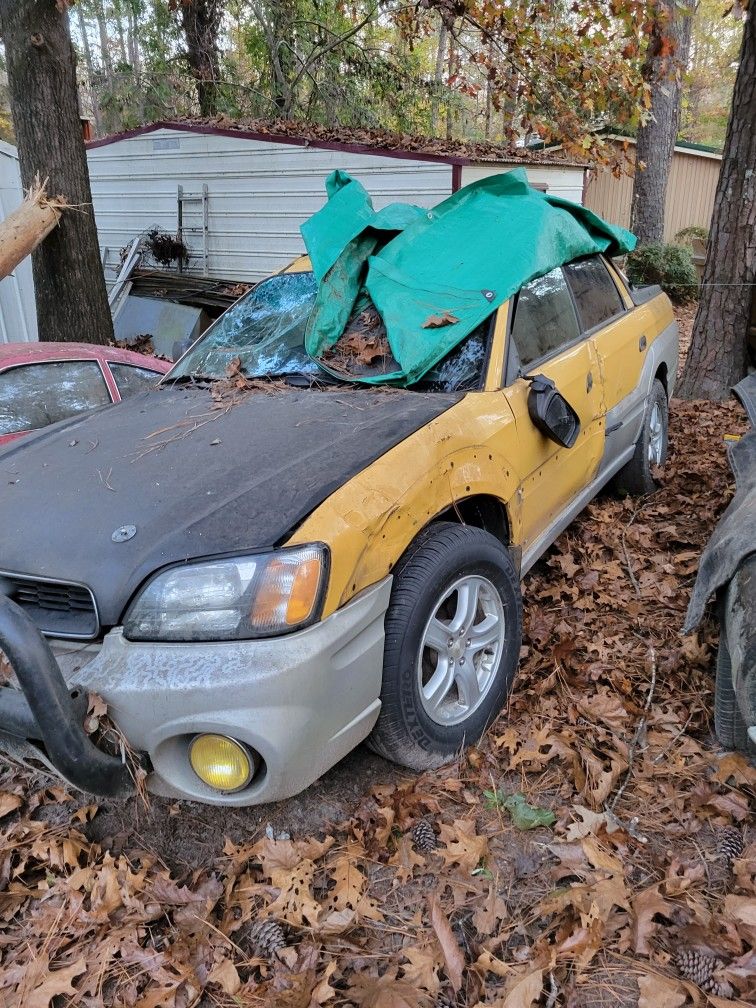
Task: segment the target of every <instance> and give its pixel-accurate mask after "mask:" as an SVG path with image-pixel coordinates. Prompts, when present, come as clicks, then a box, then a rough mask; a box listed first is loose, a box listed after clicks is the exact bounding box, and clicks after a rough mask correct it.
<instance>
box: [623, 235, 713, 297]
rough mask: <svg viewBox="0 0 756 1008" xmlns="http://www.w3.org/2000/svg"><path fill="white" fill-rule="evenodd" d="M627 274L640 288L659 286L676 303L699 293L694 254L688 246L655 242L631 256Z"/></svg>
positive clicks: (637, 250)
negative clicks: (647, 285)
mask: <svg viewBox="0 0 756 1008" xmlns="http://www.w3.org/2000/svg"><path fill="white" fill-rule="evenodd" d="M627 275H628V278H629V280H630V283H632V284H634V285H635V286H637V287H642V286H644V285H645V284H659V286H660V287H661V288H662V290H664V291H665V292H666V293H667V294H668V295H669V296H670V298H672V300H673V301H679V302H683V301H690V300H691V299H692V298H694V297H695V296H696V294H697V293H698V276H697V274H696V269H695V266H694V265H693V255H692V253H691V251H690V249H689V248H686V247H685V246H684V245H662V244H660V243H658V242H657V243H655V244H653V245H645V246H644V247H643V248H639V249H636V250H635V252H631V253H630V255H629V256H628V257H627Z"/></svg>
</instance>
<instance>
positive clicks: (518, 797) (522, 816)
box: [502, 791, 556, 830]
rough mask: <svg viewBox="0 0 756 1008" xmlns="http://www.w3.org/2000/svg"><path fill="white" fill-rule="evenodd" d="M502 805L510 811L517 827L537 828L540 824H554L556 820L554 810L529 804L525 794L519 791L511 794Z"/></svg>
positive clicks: (524, 828)
mask: <svg viewBox="0 0 756 1008" xmlns="http://www.w3.org/2000/svg"><path fill="white" fill-rule="evenodd" d="M502 805H503V806H504V808H505V809H506V810H507V812H509V814H510V816H511V817H512V822H513V824H514V825H515V826H516V827H517V829H521V830H530V829H537V828H538V827H539V826H553V825H554V823H555V822H556V816H555V815H554V813H553V812H550V811H549V809H544V808H538V807H537V806H535V805H529V804H528V802H527V801H526V799H525V795H523V794H520V792H519V791H518V792H517V793H516V794H513V795H510V796H509V798H507V799H506V800H505V801H503V802H502Z"/></svg>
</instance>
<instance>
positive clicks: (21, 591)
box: [0, 177, 678, 805]
mask: <svg viewBox="0 0 756 1008" xmlns="http://www.w3.org/2000/svg"><path fill="white" fill-rule="evenodd" d="M345 178H346V177H341V178H340V179H336V180H335V182H337V183H339V184H338V185H336V184H334V186H333V191H332V192H331V193H330V195H331V200H330V201H329V203H330V202H332V201H333V200H338V199H339V198H340V195H342V194H343V193H344V192H346V193H347V195H348V197H349V199H352V200H354V199H355V198H356V197H355V190H353V189H352V188H351V183H352V180H347V181H346V182H345ZM515 182H516V183H517V184H516V185H512V183H508V185H509V188H508V189H507V188H506V186H504V185H503V184H502V185H501V186H500V187H499V188H496V187H490V188H488V189H486V190H485V192H484V193H483V197H484V198H483V201H482V202H481V199H480V198H479V197H480V194H481V190H477V194H476V193H473V194H472V196H470V195H469V194H466V193H465V191H464V190H463V191H462V195H461V196H460V194H457V196H458V197H459V199H458V200H457V202H456V203H454V205H453V206H452V208H451V211H450V217H449V218H446V217H445V216H444V213H443V212H442V210H440V209H438V210H435V211H433V212H429V211H424V210H417V208H412V212H411V213H410V212H409V211H408V210H407V209H406V208H405V209H404V210H402V211H401V213H399V214H398V215H397V213H396V212H395V211H391V212H388V213H384V212H383V211H378V212H377V213H375V214H374V215H373V216H371V214H372V213H373V212H372V208H371V207H370V206H369V205H368V204H367V203H365V201H364V200H362V202H359V200H358V201H357V203H356V204H354V205H353V204H350V205H343V206H342V207H341V210H340V216H339V217H338V219H330V220H329V219H325V223H326V224H327V227H323V228H321V230H320V239H322V240H319V238H318V235H317V234H315V232H314V231H313V230H312V229H310V231H309V233H308V231H307V226H305V229H303V230H304V232H305V239H306V240H307V246H308V251H309V252H310V257H311V258H309V259H301V260H299V261H298V262H297V263H295V264H294V265H293V266H292V267H290V268H289V269H288V270H287V271H285V272H283V273H281V274H278V275H276V276H274V277H271V278H269V279H268V280H266V281H264V282H262V283H261V284H259V285H258V286H257V287H256V288H255V289H254V290H253V291H252V292H250V293H249V294H247V295H246V296H245V297H243V298H242V299H241V300H240V301H239V302H237V304H236V305H235V306H234V307H233V308H232V309H230V310H229V311H228V312H227V313H226V314H225V315H224V316H222V317H221V318H220V319H219V320H218V322H217V323H215V324H214V326H213V327H212V328H211V329H210V330H208V332H207V333H206V334H205V335H204V336H203V337H201V338H200V340H199V341H198V342H197V343H196V344H195V345H194V346H193V347H192V348H191V349H190V350H189V351H188V352H187V353H186V355H185V356H184V357H183V358H182V359H181V360H180V361H179V362H178V363H177V364H176V365H175V367H174V368H173V370H172V371H171V372H170V373H169V374H168V375H167V376H166V377H165V379H164V380H163V381H162V382H161V384H160V385H159V386H158V387H157V388H155V389H153V390H150V391H147V392H144V393H142V394H140V395H137V396H134V397H132V398H131V399H129V400H128V401H126V402H124V403H122V404H120V405H119V406H115V407H109V408H104V409H101V410H99V411H96V412H95V413H92V414H89V415H88V416H86V417H83V418H82V417H79V418H76V419H72V420H70V421H63V422H62V423H58V424H56V425H53V426H51V427H48V428H46V429H45V430H43V431H41V432H40V433H38V434H35V435H31V436H30V437H28V438H26V439H24V440H23V441H22V442H20V443H17V444H11V445H10V446H8V447H7V448H5V449H4V450H3V451H2V452H0V487H2V490H0V493H1V494H2V516H3V519H2V523H1V526H0V648H2V650H4V651H5V653H6V655H7V656H8V658H9V660H10V663H11V665H12V667H13V669H14V672H15V679H13V680H12V681H10V682H8V683H7V684H6V685H4V686H3V687H2V688H1V689H0V740H1V741H2V745H3V746H4V747H5V748H6V749H10V750H12V751H13V752H15V753H16V754H17V755H20V756H21V757H25V756H28V755H32V756H34V757H35V758H42V759H44V760H46V761H47V762H48V763H49V764H50V765H51V766H52V767H54V768H55V769H56V770H57V771H58V772H59V773H60V774H61V775H62V776H63V777H65V778H66V779H67V780H68V781H70V782H71V783H73V784H74V785H76V786H78V787H80V788H83V789H86V790H90V791H93V792H96V793H101V794H115V793H119V792H121V791H125V790H128V788H129V787H130V780H129V775H128V773H127V771H126V770H125V769H124V766H123V764H122V761H121V758H120V756H119V755H117V753H116V754H113V752H112V749H111V750H110V752H109V751H108V746H107V743H108V739H107V737H106V738H105V739H104V740H102V741H101V744H100V745H99V746H95V745H94V743H93V741H92V740H91V739H90V738H89V737H88V736H87V735H86V734H85V732H84V730H83V728H82V723H83V719H84V715H85V709H86V695H87V693H88V692H93V693H96V694H99V695H101V696H102V697H103V698H104V700H105V701H106V703H107V705H108V711H109V715H110V717H111V718H112V720H113V721H114V722H115V724H116V725H117V726H118V729H119V731H120V732H121V733H122V735H123V736H124V737H125V739H126V740H127V742H128V745H129V747H130V749H131V750H132V751H133V752H134V753H135V754H136V755H137V758H139V759H141V760H142V761H143V764H144V766H145V769H146V770H147V772H148V774H149V776H148V784H149V786H150V787H151V788H152V789H153V790H155V791H157V792H160V793H164V794H170V795H176V796H180V797H183V798H190V799H194V800H197V801H202V802H210V803H215V804H227V805H248V804H253V803H258V802H265V801H273V800H276V799H280V798H284V797H286V796H289V795H292V794H295V793H296V792H298V791H300V790H301V789H302V788H304V787H306V786H307V785H309V784H310V783H312V782H313V781H314V780H316V779H317V778H318V777H319V776H320V775H321V774H322V773H323V772H324V771H325V770H327V769H328V768H329V767H331V766H332V765H333V764H334V763H336V762H337V761H338V760H339V759H341V758H342V757H343V756H344V755H346V754H347V753H348V752H349V751H350V750H351V749H352V748H353V747H354V746H355V745H357V744H358V743H359V742H361V741H363V740H365V739H367V740H368V743H369V744H370V745H371V746H372V747H373V748H374V749H375V750H376V751H377V752H379V753H381V754H383V755H384V756H386V757H388V758H389V759H391V760H395V761H397V762H399V763H401V764H404V765H406V766H409V767H413V768H418V769H420V768H424V767H428V766H432V765H435V764H438V763H440V762H442V761H444V760H447V759H449V758H451V757H453V755H454V754H455V753H456V752H457V751H458V750H459V749H460V748H461V747H463V746H464V745H466V744H469V743H471V742H473V741H475V740H476V739H477V738H478V737H479V736H480V735H481V733H482V732H483V731H484V730H485V728H486V726H487V725H488V724H490V722H491V721H492V720H493V719H494V718H495V717H496V715H497V714H498V712H499V711H500V709H501V707H502V705H503V704H504V702H505V700H506V697H507V694H508V692H509V690H510V687H511V685H512V682H513V679H514V676H515V672H516V669H517V662H518V655H519V651H520V641H521V611H522V603H521V590H520V581H521V578H522V576H523V575H524V573H525V572H526V571H527V570H528V569H529V568H530V567H531V566H532V564H533V563H534V562H535V561H536V560H537V559H538V557H540V556H541V555H542V554H543V552H544V551H545V550H546V549H547V547H548V546H549V545H550V544H551V543H552V542H553V541H554V539H555V538H556V537H557V536H558V535H559V534H560V532H561V531H562V530H563V529H564V528H565V527H566V526H567V525H568V524H569V523H570V522H571V521H572V519H573V518H574V517H575V516H576V515H577V514H578V513H579V512H580V510H581V509H582V508H583V507H585V505H586V504H587V503H588V502H589V501H590V500H591V498H592V497H593V496H594V495H595V494H596V493H597V492H598V491H599V489H600V488H601V487H602V486H604V485H605V484H607V483H608V482H609V481H610V480H614V482H615V484H616V485H617V486H618V487H620V488H621V489H622V490H624V491H627V492H634V493H647V492H649V491H651V490H652V489H653V487H654V480H653V470H654V467H655V466H661V465H662V464H663V463H664V461H665V457H666V451H667V422H668V409H667V402H668V397H669V395H670V394H671V392H672V389H673V385H674V381H675V375H676V369H677V351H678V348H677V327H676V325H675V322H674V319H673V315H672V310H671V307H670V303H669V301H668V300H667V298H666V296H665V295H664V294H663V293H662V292H661V290H660V289H659V288H646V289H643V290H633V289H632V288H631V287H630V286H629V285H628V283H627V282H626V280H625V279H624V277H623V275H622V274H621V273H620V272H619V271H618V269H617V268H616V267H615V266H614V265H613V263H612V261H611V259H610V258H608V257H607V256H608V255H611V254H613V253H615V252H617V251H618V250H619V251H621V250H623V249H624V250H627V248H628V247H632V239H631V236H628V235H627V233H626V232H625V233H624V234H619V231H620V229H614V232H612V229H610V228H609V227H608V225H603V224H602V222H598V223H596V222H597V221H598V219H597V218H592V215H587V212H584V211H582V209H581V208H573V207H572V206H571V205H569V204H566V203H565V202H564V201H558V200H549V199H548V198H547V197H544V196H543V194H540V193H534V191H533V190H529V189H528V187H527V186H526V185H525V184H524V182H523V181H522V179H521V178H520V179H519V181H518V180H517V179H515ZM497 185H498V184H497ZM473 188H474V187H470V189H473ZM357 197H359V198H360V199H362V195H361V193H360V192H359V191H358V192H357ZM452 200H454V197H452ZM486 201H488V202H486ZM447 202H448V201H447ZM460 207H462V209H463V210H464V214H466V215H467V216H466V217H464V215H463V217H462V218H460V217H459V216H458V217H457V218H454V214H455V213H457V214H458V212H461V211H460V210H459V208H460ZM415 211H417V212H416V213H415ZM381 214H383V216H381ZM392 214H393V216H392ZM402 214H403V215H404V216H403V217H402ZM420 215H422V219H421V216H420ZM434 215H435V217H434ZM357 218H359V220H357ZM355 221H356V223H355ZM471 221H472V223H471ZM315 230H316V231H317V229H315ZM408 235H409V236H410V237H411V238H412V242H411V243H410V242H409V239H408V238H407V236H408ZM455 235H456V241H454V240H453V239H454V236H455ZM565 235H566V236H567V238H565ZM586 236H587V237H586ZM329 242H330V244H331V247H330V250H328V249H326V250H325V251H324V248H325V244H328V243H329ZM423 242H425V243H426V245H423ZM324 243H325V244H324ZM408 249H409V251H408ZM434 249H435V250H436V251H435V253H434V252H433V250H434ZM499 249H500V250H501V255H499V252H498V251H497V250H499ZM544 249H546V250H547V251H546V252H544ZM410 253H412V254H410ZM442 253H443V254H442ZM392 256H393V258H391V257H392ZM454 257H456V259H455V258H454ZM555 260H556V261H555ZM423 271H424V272H423ZM500 278H502V279H501V280H500ZM476 281H477V282H476ZM355 319H357V320H360V319H361V320H362V323H361V324H362V329H361V330H360V331H359V333H358V335H359V339H354V338H350V339H347V340H346V341H345V340H344V333H347V332H348V333H350V334H351V337H354V334H355V329H354V325H355ZM350 327H351V328H350ZM455 327H458V328H456V332H455ZM350 353H351V355H352V356H351V357H350ZM350 361H351V363H350Z"/></svg>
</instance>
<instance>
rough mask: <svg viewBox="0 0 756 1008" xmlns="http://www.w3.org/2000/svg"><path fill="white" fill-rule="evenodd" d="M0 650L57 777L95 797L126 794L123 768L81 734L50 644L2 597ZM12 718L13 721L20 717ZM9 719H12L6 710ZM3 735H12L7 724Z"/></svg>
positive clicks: (0, 725)
mask: <svg viewBox="0 0 756 1008" xmlns="http://www.w3.org/2000/svg"><path fill="white" fill-rule="evenodd" d="M0 650H2V651H4V652H5V655H6V657H7V659H8V661H9V662H10V664H11V666H12V668H13V670H14V671H15V673H16V676H17V678H18V681H19V684H20V686H21V689H22V690H23V691H24V695H25V697H26V701H27V703H28V705H29V708H30V710H31V713H32V714H33V715H34V720H35V721H36V723H37V725H38V727H39V733H38V734H39V737H40V739H41V740H42V742H43V743H44V746H45V750H46V752H47V756H48V758H49V760H50V762H51V763H52V765H53V766H54V767H55V768H56V769H57V770H58V771H59V772H60V774H61V775H62V776H63V777H64V778H65V779H66V780H67V781H69V782H70V783H71V784H73V785H74V786H75V787H78V788H81V790H82V791H89V792H91V793H92V794H95V795H102V796H103V797H108V798H111V797H117V796H120V795H125V794H128V793H129V792H132V791H133V790H134V786H133V783H132V781H131V777H130V776H129V772H128V769H127V768H126V766H125V765H124V764H123V763H122V762H121V760H120V759H118V758H117V757H114V756H108V755H107V753H104V752H102V751H101V750H99V749H98V748H97V747H96V746H94V745H93V744H92V742H91V741H90V739H89V737H88V736H87V734H86V732H85V731H84V726H83V724H82V720H81V718H80V717H79V712H78V711H77V704H76V703H75V702H74V700H73V699H72V697H71V695H70V694H69V692H68V687H67V686H66V683H65V680H64V679H63V676H62V674H61V671H60V669H59V668H58V663H57V662H56V661H55V656H54V655H53V653H52V651H51V649H50V645H49V644H48V643H47V641H46V640H45V638H44V637H43V636H42V634H41V633H40V632H39V630H38V629H37V627H36V626H35V625H34V623H33V622H32V621H31V620H30V619H29V617H28V616H27V615H26V613H25V612H24V611H23V609H21V608H20V606H17V605H16V603H15V602H12V601H11V600H10V599H9V598H4V597H2V596H0ZM15 714H16V717H18V716H19V715H20V714H21V712H20V711H16V712H15ZM9 720H10V721H12V720H13V712H11V711H9ZM2 729H3V711H2V706H1V705H0V731H2ZM8 730H9V731H11V732H12V728H11V725H10V724H9V726H8ZM14 734H15V733H14Z"/></svg>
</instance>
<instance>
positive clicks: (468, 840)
mask: <svg viewBox="0 0 756 1008" xmlns="http://www.w3.org/2000/svg"><path fill="white" fill-rule="evenodd" d="M441 841H442V843H444V844H446V850H444V849H443V848H442V849H440V850H439V852H438V853H439V854H440V855H441V857H442V858H443V859H444V861H445V862H446V864H447V865H452V864H458V865H459V867H460V868H461V869H462V871H465V872H468V873H470V872H473V871H474V870H475V869H476V868H477V867H478V865H479V864H480V862H481V859H482V858H484V857H485V856H486V855H487V854H488V839H487V837H484V836H480V835H479V834H478V831H477V828H476V825H475V821H474V820H473V819H455V820H454V824H453V825H452V826H447V825H446V823H442V824H441Z"/></svg>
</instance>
